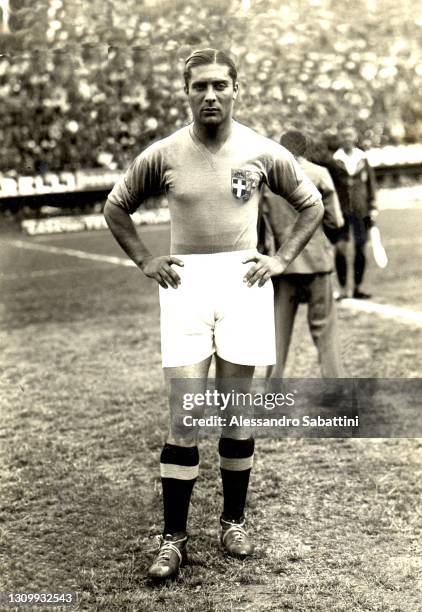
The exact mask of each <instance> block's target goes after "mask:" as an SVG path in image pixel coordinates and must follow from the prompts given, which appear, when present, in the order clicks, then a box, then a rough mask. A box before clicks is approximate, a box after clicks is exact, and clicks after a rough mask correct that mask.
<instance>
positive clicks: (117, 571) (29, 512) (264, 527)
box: [0, 211, 422, 612]
mask: <svg viewBox="0 0 422 612" xmlns="http://www.w3.org/2000/svg"><path fill="white" fill-rule="evenodd" d="M406 213H407V214H406V221H405V224H406V227H405V228H404V229H403V223H404V221H403V212H401V213H398V212H397V213H396V212H393V211H387V212H384V213H382V214H381V216H380V226H381V229H382V230H383V235H384V238H385V239H386V241H387V247H388V240H392V241H394V240H396V243H397V239H399V242H400V244H396V246H395V247H394V248H393V246H392V247H391V248H390V249H389V255H390V262H391V263H390V267H389V268H388V269H387V271H385V272H381V271H379V270H376V269H375V268H374V267H373V266H370V269H369V270H368V286H371V288H372V287H374V288H375V293H376V295H375V299H377V301H384V302H385V303H391V304H395V305H402V306H406V307H409V308H414V309H416V308H417V307H418V300H419V298H420V291H421V289H420V287H421V286H422V285H421V283H420V280H421V279H420V275H421V273H420V265H419V266H418V265H417V264H416V261H415V258H416V256H417V255H419V254H420V249H421V246H420V245H419V246H418V243H417V241H416V238H417V237H419V236H420V230H421V226H422V214H421V212H418V211H406ZM399 222H400V223H399ZM146 236H147V240H148V241H149V242H150V245H151V246H152V248H154V250H155V251H156V252H165V250H166V242H167V235H166V232H165V231H162V230H155V229H152V230H148V231H147V232H146ZM403 237H405V238H408V239H409V244H408V245H407V246H406V244H402V242H403V241H401V239H402V238H403ZM7 239H8V236H5V241H4V243H3V246H2V248H1V255H2V262H3V263H2V266H3V267H2V272H3V278H2V280H1V293H2V306H1V311H0V322H1V326H2V331H1V346H2V351H1V355H0V365H1V372H2V375H1V376H2V382H1V396H0V416H1V427H0V436H1V445H0V461H1V463H0V466H1V467H0V474H1V492H0V496H1V510H0V533H1V548H0V554H1V564H2V571H1V576H0V591H14V592H16V591H25V592H28V591H31V592H36V591H38V592H40V591H42V592H60V591H77V592H78V594H79V604H78V609H80V610H90V611H91V610H92V611H94V610H104V611H113V612H114V611H116V612H122V611H126V610H127V611H141V612H143V611H145V612H146V611H154V612H155V611H156V612H161V611H164V610H165V611H168V610H171V611H173V610H174V611H177V612H179V611H180V612H182V611H186V612H188V611H192V612H193V611H194V610H195V611H196V610H198V609H199V610H202V611H203V612H206V611H210V612H211V611H212V612H219V611H222V612H223V611H224V612H226V611H230V610H251V611H253V612H255V611H256V612H261V611H264V610H265V611H266V610H274V611H276V610H277V611H278V610H284V609H285V610H294V611H300V612H302V611H303V612H308V611H310V610H318V611H321V612H323V611H324V612H325V611H338V612H340V611H344V612H346V611H347V612H350V611H358V610H359V611H360V610H365V611H366V610H373V611H387V610H388V611H390V610H391V611H396V612H399V611H400V612H415V611H416V610H419V609H421V607H420V602H421V600H422V598H421V584H420V580H421V571H422V564H421V554H420V553H421V546H420V542H421V510H420V499H421V489H422V485H421V482H422V479H421V463H422V443H421V441H420V440H417V439H395V440H394V439H393V440H384V439H378V440H370V439H362V440H359V439H344V440H342V439H325V440H320V439H285V440H266V439H260V440H259V441H258V442H257V448H256V462H255V467H254V470H253V472H252V477H251V488H250V495H249V524H250V527H251V529H252V531H253V532H254V533H255V537H256V543H257V550H256V554H255V555H254V557H253V558H251V559H248V560H246V561H244V562H241V561H237V560H234V559H230V558H227V557H225V556H224V555H223V554H222V552H221V550H220V548H219V545H218V542H217V536H218V516H219V513H220V511H221V505H222V495H221V485H220V481H219V474H218V455H217V440H216V439H207V440H203V441H202V443H201V447H200V456H201V468H200V477H199V479H198V482H197V484H196V487H195V490H194V495H193V502H192V507H191V513H190V529H189V531H190V536H191V539H190V545H189V552H190V564H189V565H188V566H187V567H186V568H185V569H184V570H183V571H182V572H181V575H180V577H179V578H178V579H177V580H176V581H174V582H173V583H171V584H168V585H162V586H158V587H157V586H154V585H152V584H150V583H149V581H148V580H147V579H146V578H145V572H146V569H147V567H148V565H149V563H150V560H151V558H152V555H153V550H155V542H154V534H156V533H159V532H160V530H161V499H160V496H161V491H160V479H159V472H158V460H159V454H160V451H161V447H162V443H163V439H164V437H165V432H166V417H167V405H166V399H165V397H164V396H163V383H162V373H161V365H160V355H159V319H158V301H157V291H156V288H155V285H154V283H153V282H152V281H149V280H147V279H145V278H143V277H142V275H141V274H140V273H139V272H138V271H137V270H136V269H132V268H119V267H112V266H108V265H105V264H98V263H92V262H89V261H76V260H72V259H71V258H69V257H66V256H55V257H54V258H53V257H51V256H48V255H46V254H44V253H43V254H34V255H33V254H32V253H29V252H27V251H25V252H23V251H19V250H18V249H16V248H12V247H8V245H7ZM32 240H40V241H42V239H32ZM412 240H413V243H412ZM49 244H55V245H58V246H60V245H63V244H65V246H66V247H68V248H78V249H84V250H87V251H92V252H96V253H99V252H102V253H107V254H110V253H113V254H115V253H117V254H120V253H119V251H118V250H117V247H115V245H114V243H113V242H112V239H111V237H110V236H109V235H108V234H107V233H103V232H99V233H98V234H95V235H94V234H91V235H82V234H80V235H75V236H70V235H68V236H58V237H56V238H54V239H49ZM393 244H394V242H393ZM46 270H50V271H51V274H50V275H46V274H45V272H46ZM37 271H39V272H40V274H39V275H37V274H34V272H37ZM419 303H420V301H419ZM339 316H340V334H341V337H342V339H343V343H342V344H343V357H344V361H345V366H346V369H347V372H348V375H349V376H352V377H395V378H398V377H417V376H420V368H419V365H418V363H419V361H418V360H419V359H420V346H421V335H422V334H421V331H420V329H417V328H413V327H412V326H407V325H405V324H403V323H394V322H391V321H388V320H383V319H380V318H378V317H376V316H374V315H367V314H361V313H352V312H351V311H344V310H340V313H339ZM258 374H259V372H258ZM287 375H288V376H291V377H307V376H318V375H319V372H318V367H317V363H316V355H315V350H314V348H313V347H312V345H311V341H310V337H309V333H308V331H307V330H306V323H305V316H304V313H303V312H301V313H300V315H299V317H298V320H297V323H296V327H295V336H294V341H293V345H292V351H291V355H290V361H289V366H288V372H287ZM38 609H39V608H38ZM50 609H51V608H50Z"/></svg>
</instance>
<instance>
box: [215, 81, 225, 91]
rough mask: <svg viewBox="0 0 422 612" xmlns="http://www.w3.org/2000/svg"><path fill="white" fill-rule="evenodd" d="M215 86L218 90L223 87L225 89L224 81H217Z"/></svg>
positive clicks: (221, 89)
mask: <svg viewBox="0 0 422 612" xmlns="http://www.w3.org/2000/svg"><path fill="white" fill-rule="evenodd" d="M215 88H216V89H217V90H218V91H223V89H226V84H225V83H217V85H216V86H215Z"/></svg>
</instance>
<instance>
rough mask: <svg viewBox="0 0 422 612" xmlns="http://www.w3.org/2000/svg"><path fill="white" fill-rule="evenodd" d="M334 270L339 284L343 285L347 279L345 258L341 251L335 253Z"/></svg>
mask: <svg viewBox="0 0 422 612" xmlns="http://www.w3.org/2000/svg"><path fill="white" fill-rule="evenodd" d="M336 270H337V278H338V282H339V284H340V286H341V287H345V286H346V281H347V260H346V258H345V256H344V255H343V254H342V253H336Z"/></svg>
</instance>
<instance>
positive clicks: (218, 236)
mask: <svg viewBox="0 0 422 612" xmlns="http://www.w3.org/2000/svg"><path fill="white" fill-rule="evenodd" d="M264 184H265V185H267V186H268V187H269V188H270V189H271V191H273V192H274V193H277V194H279V195H281V196H283V197H284V198H285V199H286V200H287V201H288V202H289V203H290V204H291V205H292V206H293V207H294V208H295V209H296V210H297V211H301V210H303V209H305V208H308V207H309V206H313V205H315V204H317V203H318V202H319V201H320V199H321V198H320V194H319V192H318V190H317V189H316V187H315V186H314V185H313V184H312V183H311V181H310V180H309V179H308V178H307V177H306V175H305V173H304V172H303V171H302V169H301V168H300V166H299V165H298V164H297V162H296V161H295V159H294V157H293V156H292V155H291V154H290V153H289V152H288V151H287V150H286V149H285V148H284V147H282V146H281V145H279V144H277V143H275V142H273V141H272V140H269V139H268V138H264V137H263V136H260V135H259V134H257V133H256V132H254V131H253V130H251V129H250V128H248V127H246V126H244V125H242V124H240V123H238V122H236V121H234V122H233V124H232V131H231V133H230V136H229V137H228V139H227V140H226V141H225V142H224V144H223V145H222V146H221V148H220V149H219V150H218V152H216V153H211V152H210V151H209V150H208V149H207V148H206V147H205V146H204V145H203V144H202V142H201V141H200V140H199V139H198V138H197V137H196V136H195V134H194V131H193V126H192V124H191V125H188V126H186V127H184V128H182V129H180V130H178V131H177V132H175V133H174V134H172V135H171V136H169V137H168V138H164V139H163V140H160V141H158V142H156V143H154V144H152V145H151V146H149V147H148V148H147V149H145V151H143V152H142V153H141V154H140V155H138V157H136V159H135V160H134V161H133V162H132V164H131V165H130V166H129V168H128V170H127V172H126V174H125V175H124V176H123V177H122V179H121V180H120V181H119V182H118V183H117V184H116V185H115V186H114V188H113V190H112V191H111V193H110V195H109V198H108V199H109V201H110V202H111V203H113V204H115V205H117V206H120V207H122V208H124V209H125V210H126V211H127V212H128V213H133V212H135V210H136V209H137V208H138V207H139V206H140V205H141V204H142V202H143V201H144V200H146V199H147V198H149V197H151V196H155V195H159V194H165V195H166V196H167V199H168V204H169V210H170V221H171V249H170V250H171V253H172V254H180V255H182V254H195V253H219V252H225V251H240V250H244V249H251V248H256V245H257V215H258V203H259V199H260V191H261V188H262V186H263V185H264Z"/></svg>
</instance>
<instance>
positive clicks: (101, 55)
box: [0, 0, 422, 178]
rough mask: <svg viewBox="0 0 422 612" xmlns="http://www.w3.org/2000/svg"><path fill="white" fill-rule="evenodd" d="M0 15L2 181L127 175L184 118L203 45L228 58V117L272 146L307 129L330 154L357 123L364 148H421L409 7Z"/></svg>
mask: <svg viewBox="0 0 422 612" xmlns="http://www.w3.org/2000/svg"><path fill="white" fill-rule="evenodd" d="M381 4H382V14H381V13H380V11H381V9H380V6H381ZM0 8H1V12H2V20H0V23H2V26H1V27H2V30H1V34H0V52H1V55H0V151H1V155H0V172H1V173H2V174H3V176H6V177H15V178H16V177H18V176H19V175H26V176H28V175H36V174H41V175H43V174H45V173H47V172H60V171H76V170H78V169H83V168H95V167H97V168H100V167H103V168H106V169H108V170H110V171H115V170H116V169H118V168H122V167H124V166H126V164H127V162H128V160H129V159H131V158H132V157H133V156H134V155H135V154H136V153H137V152H138V151H139V150H140V149H142V148H143V147H145V146H146V145H147V144H148V143H149V142H151V140H154V139H156V138H158V137H162V136H164V135H165V134H167V133H169V132H171V131H172V130H174V128H176V127H178V126H181V125H183V124H184V123H185V122H186V120H187V118H188V107H187V104H186V101H185V99H184V95H183V91H182V89H181V77H180V73H181V67H182V59H183V58H184V57H186V55H187V53H188V52H189V51H190V50H191V49H193V48H196V47H198V46H204V45H213V46H221V47H224V48H226V49H229V50H230V51H231V52H232V53H233V54H234V55H235V56H236V58H237V61H238V63H239V65H240V69H241V75H242V82H243V83H244V88H243V90H242V92H241V96H240V100H239V104H238V110H237V117H238V118H239V120H241V121H243V122H245V123H247V124H248V125H250V126H251V127H253V128H255V129H257V130H258V131H260V132H262V133H264V134H267V135H268V136H270V137H274V138H277V137H278V136H279V134H280V133H281V131H283V130H285V129H289V128H295V127H296V128H302V129H303V128H304V127H306V129H308V130H310V131H311V132H312V133H314V134H315V135H316V136H318V137H319V140H320V143H322V144H324V146H326V147H333V146H335V138H336V130H337V126H338V125H339V124H341V123H344V122H353V123H354V124H355V125H356V127H357V128H358V131H359V134H360V140H361V145H362V146H364V147H365V148H370V147H375V148H377V147H380V146H383V145H387V144H388V145H395V144H406V143H415V142H418V141H421V139H422V138H421V137H422V103H421V99H420V96H419V95H418V92H419V91H420V90H421V81H422V65H421V64H420V46H419V44H418V40H420V36H418V31H419V30H420V26H421V23H422V18H421V16H420V15H419V18H418V16H417V15H415V13H416V12H417V9H416V7H415V4H414V3H413V2H411V0H406V1H404V2H401V3H397V2H395V1H393V0H383V2H382V3H381V2H377V0H356V1H354V2H350V3H343V4H340V5H339V4H338V3H336V2H334V0H291V1H290V2H289V3H288V4H287V3H280V2H279V1H278V0H265V1H264V0H250V2H241V1H240V0H226V1H223V0H208V1H207V2H206V3H204V2H202V1H201V0H191V1H189V2H181V1H180V0H172V1H162V2H159V1H154V0H144V1H143V2H140V1H139V0H136V1H135V0H125V1H120V0H119V1H117V0H116V1H113V2H111V1H106V0H91V1H90V2H89V3H86V2H81V1H78V0H48V1H47V0H39V1H38V2H36V3H33V2H32V0H1V2H0ZM152 66H154V68H153V69H152ZM333 143H334V144H333Z"/></svg>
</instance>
